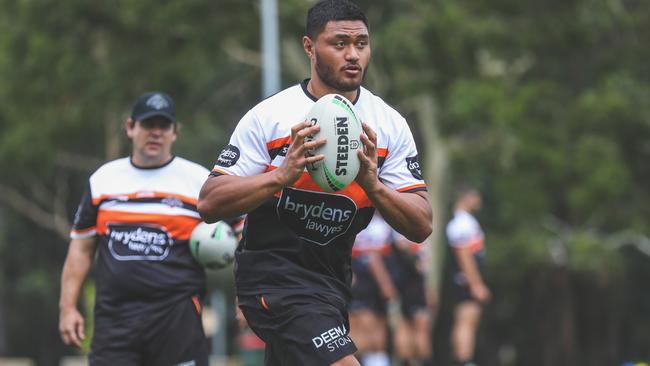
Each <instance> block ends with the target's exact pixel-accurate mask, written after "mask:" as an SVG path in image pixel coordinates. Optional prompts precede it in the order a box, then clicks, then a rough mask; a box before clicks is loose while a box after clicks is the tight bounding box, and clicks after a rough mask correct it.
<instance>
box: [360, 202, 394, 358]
mask: <svg viewBox="0 0 650 366" xmlns="http://www.w3.org/2000/svg"><path fill="white" fill-rule="evenodd" d="M392 231H393V229H391V227H390V226H389V225H388V224H387V223H386V221H384V219H382V218H381V216H380V215H379V214H375V216H373V218H372V221H370V224H368V227H367V228H365V229H364V230H362V231H361V232H360V233H359V235H357V239H356V240H355V242H354V246H353V247H352V272H353V274H354V278H353V281H352V301H351V302H350V308H349V312H350V337H351V338H352V340H354V343H355V344H356V346H357V348H358V354H359V357H360V359H361V364H362V365H363V366H388V365H390V358H389V357H388V353H387V340H388V322H387V318H386V306H387V302H388V301H390V300H394V299H395V297H396V296H397V290H396V289H395V286H394V285H393V282H392V280H391V278H390V274H389V272H388V269H386V265H385V263H384V257H385V256H386V255H387V254H388V253H389V252H390V244H391V234H392Z"/></svg>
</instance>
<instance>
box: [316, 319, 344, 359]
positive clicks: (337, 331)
mask: <svg viewBox="0 0 650 366" xmlns="http://www.w3.org/2000/svg"><path fill="white" fill-rule="evenodd" d="M311 341H312V343H314V347H316V349H318V348H321V347H323V346H325V347H327V350H328V351H330V352H334V351H335V350H337V349H338V348H341V347H343V346H345V345H348V344H350V343H352V339H350V337H349V336H348V331H347V329H345V325H343V324H341V325H339V326H337V327H334V328H330V329H328V330H326V331H324V332H323V333H321V334H319V335H317V336H316V337H314V338H312V339H311Z"/></svg>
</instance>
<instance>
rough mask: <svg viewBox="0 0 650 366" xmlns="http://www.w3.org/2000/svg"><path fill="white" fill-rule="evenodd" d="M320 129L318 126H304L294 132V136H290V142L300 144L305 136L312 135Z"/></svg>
mask: <svg viewBox="0 0 650 366" xmlns="http://www.w3.org/2000/svg"><path fill="white" fill-rule="evenodd" d="M319 130H320V126H309V127H305V128H303V129H301V130H299V131H297V132H296V134H295V136H294V137H292V140H291V144H292V145H302V144H303V143H304V141H305V138H307V137H308V136H312V135H313V134H315V133H316V132H318V131H319Z"/></svg>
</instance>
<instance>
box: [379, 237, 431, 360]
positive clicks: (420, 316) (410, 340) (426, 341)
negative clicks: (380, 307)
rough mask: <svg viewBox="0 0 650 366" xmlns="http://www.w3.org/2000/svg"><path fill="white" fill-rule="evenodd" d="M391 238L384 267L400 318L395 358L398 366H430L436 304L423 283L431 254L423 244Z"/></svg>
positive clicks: (395, 332) (396, 331)
mask: <svg viewBox="0 0 650 366" xmlns="http://www.w3.org/2000/svg"><path fill="white" fill-rule="evenodd" d="M392 236H393V245H392V250H391V254H390V256H389V257H388V259H387V265H388V268H389V269H390V273H391V277H392V279H393V283H394V284H395V287H396V288H397V291H398V296H399V299H400V305H401V306H400V307H401V315H402V316H401V318H400V321H399V322H398V323H397V326H396V329H394V341H393V343H394V346H395V355H396V358H397V359H399V360H400V361H401V363H400V366H407V365H408V366H431V365H433V359H432V357H433V345H432V340H431V332H432V312H433V310H434V309H435V307H436V306H437V303H438V301H437V300H438V299H437V296H436V294H435V293H434V291H433V289H432V288H431V287H429V286H427V281H426V276H427V274H428V273H429V272H428V271H429V269H430V267H431V260H432V259H431V251H430V248H429V247H428V246H427V245H426V243H423V244H419V243H414V242H412V241H410V240H408V239H406V238H405V237H404V236H403V235H401V234H400V233H398V232H393V235H392Z"/></svg>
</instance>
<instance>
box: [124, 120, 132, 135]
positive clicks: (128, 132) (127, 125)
mask: <svg viewBox="0 0 650 366" xmlns="http://www.w3.org/2000/svg"><path fill="white" fill-rule="evenodd" d="M134 127H135V121H134V120H133V118H131V117H129V118H128V119H127V120H126V123H124V129H125V130H126V135H127V136H128V137H129V138H132V137H133V128H134Z"/></svg>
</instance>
